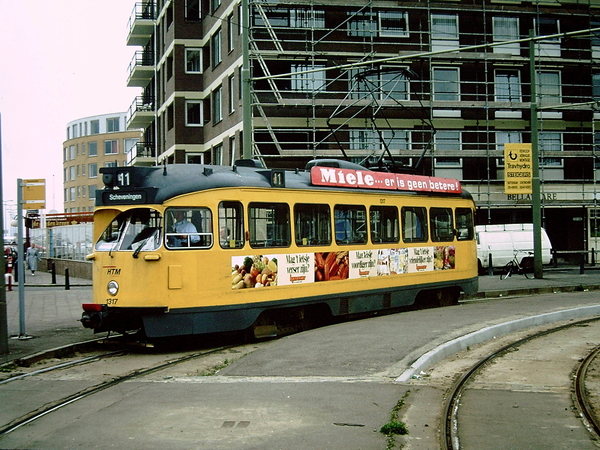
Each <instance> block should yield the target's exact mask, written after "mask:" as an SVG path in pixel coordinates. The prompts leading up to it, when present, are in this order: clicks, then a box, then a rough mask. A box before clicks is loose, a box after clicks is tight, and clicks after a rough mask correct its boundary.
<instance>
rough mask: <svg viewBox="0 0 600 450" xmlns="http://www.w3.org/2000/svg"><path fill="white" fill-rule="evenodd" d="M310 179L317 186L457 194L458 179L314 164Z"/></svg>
mask: <svg viewBox="0 0 600 450" xmlns="http://www.w3.org/2000/svg"><path fill="white" fill-rule="evenodd" d="M310 182H311V183H312V184H314V185H318V186H337V187H354V188H363V189H388V190H393V191H422V192H444V193H450V194H460V193H461V192H462V187H461V185H460V181H458V180H454V179H452V178H440V177H425V176H421V175H408V174H401V173H388V172H372V171H370V170H353V169H338V168H332V167H319V166H314V167H312V168H311V170H310Z"/></svg>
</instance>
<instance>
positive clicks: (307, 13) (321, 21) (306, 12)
mask: <svg viewBox="0 0 600 450" xmlns="http://www.w3.org/2000/svg"><path fill="white" fill-rule="evenodd" d="M290 28H321V29H322V28H325V11H318V10H314V9H302V8H295V9H290Z"/></svg>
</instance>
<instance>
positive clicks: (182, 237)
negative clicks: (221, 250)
mask: <svg viewBox="0 0 600 450" xmlns="http://www.w3.org/2000/svg"><path fill="white" fill-rule="evenodd" d="M165 216H166V222H167V233H166V236H165V237H166V245H167V248H170V249H179V248H190V247H195V248H210V247H212V243H213V239H212V227H211V223H212V214H211V211H210V209H208V208H168V209H167V210H166V211H165Z"/></svg>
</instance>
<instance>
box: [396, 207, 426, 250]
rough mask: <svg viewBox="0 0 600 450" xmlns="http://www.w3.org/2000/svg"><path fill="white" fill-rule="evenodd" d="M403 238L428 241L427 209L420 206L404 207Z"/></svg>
mask: <svg viewBox="0 0 600 450" xmlns="http://www.w3.org/2000/svg"><path fill="white" fill-rule="evenodd" d="M402 240H403V241H404V242H427V210H426V209H425V208H421V207H418V206H403V207H402Z"/></svg>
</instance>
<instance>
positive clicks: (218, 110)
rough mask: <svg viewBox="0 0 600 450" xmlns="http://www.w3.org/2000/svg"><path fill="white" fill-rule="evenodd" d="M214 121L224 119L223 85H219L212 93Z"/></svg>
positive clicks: (217, 121)
mask: <svg viewBox="0 0 600 450" xmlns="http://www.w3.org/2000/svg"><path fill="white" fill-rule="evenodd" d="M212 106H213V107H212V114H213V123H215V124H217V123H219V122H221V121H222V120H223V87H222V86H219V87H218V88H216V89H215V90H214V91H213V93H212Z"/></svg>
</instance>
